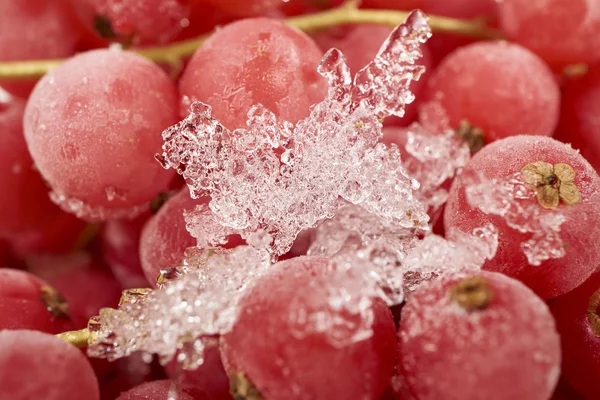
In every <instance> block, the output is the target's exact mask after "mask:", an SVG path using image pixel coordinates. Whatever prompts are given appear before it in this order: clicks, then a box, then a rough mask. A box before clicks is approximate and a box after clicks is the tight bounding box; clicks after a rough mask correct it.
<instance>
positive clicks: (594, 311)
mask: <svg viewBox="0 0 600 400" xmlns="http://www.w3.org/2000/svg"><path fill="white" fill-rule="evenodd" d="M599 310H600V289H598V290H596V291H595V292H594V294H593V295H592V296H591V297H590V301H589V303H588V308H587V317H588V321H589V322H590V328H591V330H592V333H593V334H594V335H595V336H597V337H600V314H599V313H598V312H599Z"/></svg>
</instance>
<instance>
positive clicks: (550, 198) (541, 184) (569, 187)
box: [521, 161, 581, 210]
mask: <svg viewBox="0 0 600 400" xmlns="http://www.w3.org/2000/svg"><path fill="white" fill-rule="evenodd" d="M521 173H522V174H523V180H524V181H525V182H526V183H527V184H529V185H530V186H532V187H533V188H534V189H535V193H536V197H537V200H538V203H539V204H540V205H541V206H542V207H544V208H546V209H549V210H553V209H556V208H558V205H559V202H560V201H562V202H563V203H564V204H565V205H567V206H572V205H574V204H577V203H580V202H581V193H580V192H579V189H578V188H577V186H576V185H575V183H574V180H575V170H574V169H573V167H571V166H570V165H568V164H563V163H558V164H554V165H552V164H550V163H547V162H543V161H536V162H533V163H529V164H527V165H525V167H523V169H521Z"/></svg>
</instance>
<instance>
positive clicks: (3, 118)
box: [0, 92, 54, 236]
mask: <svg viewBox="0 0 600 400" xmlns="http://www.w3.org/2000/svg"><path fill="white" fill-rule="evenodd" d="M24 110H25V102H24V101H23V100H20V99H17V98H11V97H10V96H6V93H3V92H0V133H1V134H0V191H2V193H3V195H2V196H0V210H2V216H1V217H0V236H10V235H12V234H14V233H16V232H19V231H21V232H22V231H25V230H27V229H32V228H34V227H36V226H37V225H39V224H40V220H44V219H46V218H48V214H49V213H50V212H52V211H53V210H54V206H53V204H52V203H51V202H50V199H48V188H47V187H46V185H45V184H44V181H43V180H42V178H41V177H40V174H39V173H38V172H37V171H36V170H35V168H34V166H33V161H32V160H31V156H30V155H29V152H28V151H27V144H26V143H25V138H24V137H23V125H22V120H23V113H24Z"/></svg>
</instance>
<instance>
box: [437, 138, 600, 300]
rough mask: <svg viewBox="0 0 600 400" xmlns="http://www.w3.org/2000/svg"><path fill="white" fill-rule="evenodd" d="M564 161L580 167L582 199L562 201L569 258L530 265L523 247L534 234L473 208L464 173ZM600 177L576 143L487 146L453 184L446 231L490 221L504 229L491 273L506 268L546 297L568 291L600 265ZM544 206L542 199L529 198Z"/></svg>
mask: <svg viewBox="0 0 600 400" xmlns="http://www.w3.org/2000/svg"><path fill="white" fill-rule="evenodd" d="M539 161H542V162H546V163H550V164H553V165H555V164H557V163H564V164H567V165H570V166H571V167H572V168H573V169H574V171H575V180H574V184H575V186H576V187H577V188H578V189H579V192H580V194H581V201H580V202H579V203H577V204H573V205H569V206H567V205H565V204H564V203H563V202H561V203H560V204H559V206H558V208H557V209H556V210H547V212H555V211H558V212H560V213H562V214H563V215H564V216H565V218H566V220H565V222H564V223H563V224H562V225H561V226H560V233H559V234H560V238H561V240H562V241H563V242H564V250H565V256H564V257H561V258H551V259H548V260H546V261H543V262H542V263H541V265H538V266H532V265H529V263H528V261H527V258H526V257H525V254H524V253H523V251H522V250H521V243H523V242H526V241H527V240H529V239H530V237H531V233H520V232H518V231H517V230H515V229H512V228H510V227H509V226H508V225H507V224H506V221H505V220H504V219H502V218H501V217H500V216H496V215H491V214H484V213H483V212H482V211H479V210H478V209H476V208H474V207H472V206H471V205H470V204H469V203H468V201H467V198H466V195H465V179H464V176H465V175H468V174H469V173H473V172H476V173H480V174H483V176H485V177H486V178H488V179H506V178H508V177H509V176H511V175H513V174H516V173H518V172H520V171H521V169H522V168H524V167H525V166H526V165H528V164H530V163H534V162H539ZM599 185H600V177H599V176H598V174H597V173H596V171H594V169H593V168H592V166H591V165H590V164H589V163H588V162H587V161H586V160H585V159H584V158H583V157H582V156H581V155H580V154H579V153H578V152H577V151H575V150H573V149H572V148H571V147H570V146H568V145H566V144H564V143H561V142H559V141H557V140H554V139H551V138H545V137H536V136H514V137H510V138H506V139H503V140H500V141H497V142H494V143H492V144H489V145H487V146H485V147H484V148H483V149H482V150H481V151H480V152H479V153H477V154H476V155H475V156H474V157H473V158H472V159H471V160H470V161H469V163H468V164H467V165H466V167H465V170H464V172H463V176H459V177H458V178H456V179H455V180H454V182H453V185H452V188H451V190H450V194H449V198H448V202H447V203H446V209H445V213H444V225H445V228H446V232H448V231H449V230H450V229H459V230H461V231H463V232H471V231H472V230H473V229H474V228H476V227H479V226H483V225H484V224H486V223H493V224H494V225H496V226H497V227H498V230H499V235H498V240H499V243H498V251H497V252H496V256H495V257H494V258H493V259H491V260H489V261H487V262H486V263H485V264H484V266H483V267H484V268H485V269H487V270H490V271H496V272H502V273H504V274H507V275H509V276H511V277H513V278H516V279H518V280H520V281H522V282H523V283H525V284H526V285H527V286H529V287H530V288H531V289H532V290H533V291H535V292H536V293H537V294H538V295H539V296H541V297H542V298H545V299H547V298H551V297H556V296H559V295H561V294H563V293H566V292H568V291H570V290H572V289H574V288H575V287H577V286H578V285H580V284H581V283H582V282H583V281H585V280H586V279H587V277H589V276H590V275H591V274H592V273H593V272H594V271H595V270H596V267H597V266H598V265H600V252H598V251H597V250H598V249H597V243H598V241H599V240H600V229H599V226H600V215H599V213H598V211H599V210H600V203H599V202H600V197H599V196H600V192H599V191H598V188H599ZM524 202H530V203H531V204H534V205H536V206H539V207H540V210H541V211H542V212H546V211H544V209H543V208H542V206H541V205H539V204H538V203H537V201H536V199H530V200H524Z"/></svg>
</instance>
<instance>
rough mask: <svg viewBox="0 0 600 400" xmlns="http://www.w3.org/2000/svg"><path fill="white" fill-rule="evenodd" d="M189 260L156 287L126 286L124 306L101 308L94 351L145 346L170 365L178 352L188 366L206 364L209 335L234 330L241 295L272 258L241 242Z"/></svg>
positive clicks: (124, 352)
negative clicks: (165, 281) (205, 349)
mask: <svg viewBox="0 0 600 400" xmlns="http://www.w3.org/2000/svg"><path fill="white" fill-rule="evenodd" d="M186 262H187V263H188V264H189V265H188V266H187V267H185V268H181V269H180V271H179V273H175V274H174V275H175V276H176V277H177V279H174V280H171V281H169V282H167V283H164V284H163V285H162V287H160V288H158V289H156V290H154V291H144V292H136V291H135V290H133V291H126V294H125V296H123V298H122V299H121V303H120V304H119V309H118V310H112V309H102V310H100V315H99V316H98V317H95V318H94V319H92V320H91V321H90V325H89V328H90V330H91V331H92V332H93V335H94V341H93V343H92V344H91V346H90V347H89V348H88V354H89V355H91V356H93V357H102V358H108V359H109V360H114V359H118V358H121V357H125V356H128V355H130V354H132V353H134V352H138V351H140V352H143V353H148V354H154V353H155V354H158V355H159V357H160V359H161V362H163V363H164V364H166V363H167V362H168V361H170V360H171V359H172V358H173V357H174V356H175V354H176V353H177V361H178V362H179V363H181V365H182V366H183V367H184V368H190V369H194V368H195V367H197V366H198V365H200V364H202V361H203V349H204V347H205V345H206V340H207V339H210V337H211V336H214V335H219V334H221V333H224V332H227V331H229V330H230V329H231V326H232V325H233V323H234V322H235V320H236V313H237V307H236V305H237V302H238V300H239V298H240V296H241V294H242V293H243V291H244V289H245V288H246V286H247V285H248V284H250V283H251V282H253V280H254V279H255V278H256V277H257V276H260V275H261V274H262V273H263V272H264V271H266V270H267V268H268V267H269V266H270V258H269V255H268V253H267V252H265V251H258V250H255V249H254V248H252V247H250V246H240V247H237V248H236V249H234V250H222V249H215V250H212V251H210V252H199V253H198V254H192V255H189V257H188V258H187V261H186ZM241 266H243V268H241Z"/></svg>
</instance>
